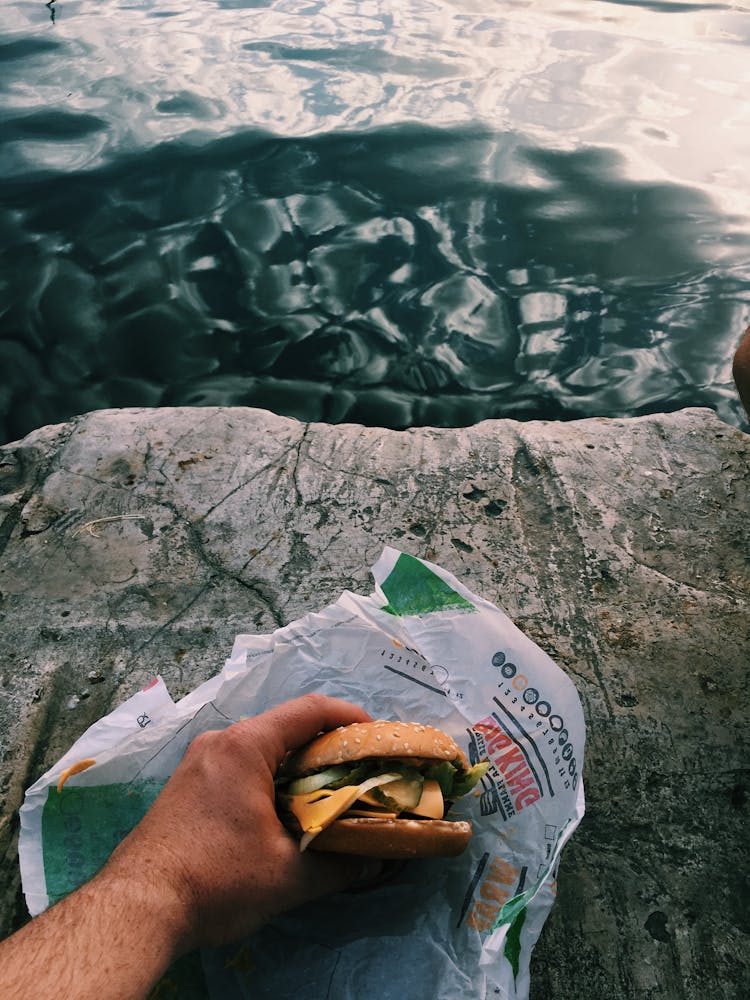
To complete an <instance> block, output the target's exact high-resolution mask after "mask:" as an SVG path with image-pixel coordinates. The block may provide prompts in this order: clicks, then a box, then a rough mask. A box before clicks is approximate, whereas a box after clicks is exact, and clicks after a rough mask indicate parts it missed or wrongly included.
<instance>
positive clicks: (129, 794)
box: [42, 779, 165, 903]
mask: <svg viewBox="0 0 750 1000" xmlns="http://www.w3.org/2000/svg"><path fill="white" fill-rule="evenodd" d="M164 784H165V782H164V781H156V780H153V779H152V780H147V781H137V782H131V783H130V784H127V785H95V786H93V787H90V788H84V787H75V786H69V785H66V786H65V787H64V788H63V789H62V791H60V792H58V791H57V789H56V788H55V787H54V786H52V787H51V788H50V789H49V791H48V793H47V801H46V802H45V803H44V810H43V812H42V854H43V858H44V877H45V880H46V882H47V895H48V896H49V900H50V903H56V902H57V901H58V900H59V899H62V898H63V896H67V894H68V893H69V892H72V891H73V889H76V888H77V887H78V886H79V885H82V884H83V883H84V882H86V881H87V880H88V879H89V878H91V876H92V875H94V874H96V872H98V871H99V869H100V868H101V867H102V865H103V864H104V862H105V861H106V860H107V858H108V857H109V856H110V854H111V853H112V851H113V850H114V849H115V847H116V846H117V845H118V844H119V843H120V841H121V840H122V839H123V838H124V837H125V836H126V835H127V834H128V833H130V831H131V830H132V829H133V827H134V826H135V825H136V823H137V822H138V821H139V820H140V819H141V818H142V817H143V816H144V814H145V813H146V811H147V810H148V808H149V806H150V805H151V803H152V802H153V801H154V799H155V798H156V796H157V795H158V794H159V792H160V791H161V790H162V788H163V787H164Z"/></svg>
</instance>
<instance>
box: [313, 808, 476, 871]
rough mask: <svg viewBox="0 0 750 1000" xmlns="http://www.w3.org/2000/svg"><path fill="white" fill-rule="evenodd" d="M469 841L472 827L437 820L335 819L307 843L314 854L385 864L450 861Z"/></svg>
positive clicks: (461, 821) (462, 822)
mask: <svg viewBox="0 0 750 1000" xmlns="http://www.w3.org/2000/svg"><path fill="white" fill-rule="evenodd" d="M470 840H471V823H468V822H466V821H463V820H460V821H456V822H451V821H450V820H439V819H371V818H369V817H362V816H357V817H354V816H352V817H347V818H345V819H337V820H336V821H335V822H334V823H332V824H331V825H330V826H329V827H326V829H325V830H323V832H322V833H320V834H318V836H317V837H315V839H314V840H313V841H311V843H310V849H311V850H314V851H331V852H332V853H334V854H356V855H359V856H360V857H370V858H381V859H382V860H384V861H397V860H407V859H409V858H436V857H439V858H453V857H456V855H458V854H461V853H462V852H463V851H464V850H465V849H466V846H467V845H468V843H469V841H470Z"/></svg>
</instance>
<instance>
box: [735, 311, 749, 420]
mask: <svg viewBox="0 0 750 1000" xmlns="http://www.w3.org/2000/svg"><path fill="white" fill-rule="evenodd" d="M732 375H733V376H734V383H735V385H736V386H737V392H738V393H739V394H740V399H741V400H742V405H743V406H744V407H745V410H746V412H747V415H748V416H749V417H750V326H749V327H748V328H747V330H745V334H744V336H743V338H742V340H741V341H740V346H739V347H738V348H737V351H736V353H735V355H734V364H733V366H732Z"/></svg>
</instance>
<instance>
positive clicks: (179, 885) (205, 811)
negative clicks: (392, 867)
mask: <svg viewBox="0 0 750 1000" xmlns="http://www.w3.org/2000/svg"><path fill="white" fill-rule="evenodd" d="M368 718H369V716H368V715H367V714H366V713H365V712H364V711H363V710H362V709H360V708H357V707H355V706H353V705H350V704H348V703H347V702H343V701H338V700H336V699H333V698H324V697H322V696H316V695H307V696H305V697H303V698H298V699H295V700H294V701H290V702H286V703H285V704H284V705H280V706H278V707H277V708H274V709H271V711H269V712H265V713H264V714H263V715H259V716H257V717H256V718H254V719H248V720H246V721H244V722H239V723H237V724H236V725H234V726H231V727H230V728H229V729H225V730H223V731H222V732H214V733H205V734H203V735H202V736H199V737H198V739H196V740H195V741H194V742H193V743H192V744H191V746H190V747H189V749H188V751H187V753H186V754H185V757H184V758H183V760H182V762H181V764H180V766H179V767H178V769H177V770H176V771H175V773H174V775H173V776H172V778H171V779H170V781H169V782H168V783H167V785H166V786H165V788H164V790H163V791H162V793H161V795H160V796H159V798H158V799H157V800H156V802H155V803H154V805H153V806H152V808H151V809H150V810H149V812H148V813H147V814H146V816H145V817H144V819H143V820H142V821H141V823H139V824H138V826H137V827H136V828H135V829H134V830H133V831H132V833H131V834H130V835H129V836H128V837H127V838H126V839H125V840H124V841H123V842H122V844H120V846H119V847H118V848H117V850H116V851H115V852H114V854H113V855H112V857H111V858H110V860H109V861H108V862H107V864H106V865H105V866H104V868H103V869H102V870H101V872H99V874H98V875H97V876H96V877H95V878H94V879H92V880H91V882H89V883H88V884H87V885H85V886H83V887H82V888H80V889H79V890H77V891H76V892H74V893H72V894H71V895H70V896H68V897H67V898H66V899H64V900H63V901H62V902H60V903H58V904H57V905H56V906H54V907H52V908H51V909H49V910H47V911H46V912H45V913H43V914H42V915H41V916H39V917H37V918H36V919H35V920H32V921H31V922H30V923H28V924H27V925H26V926H25V927H23V928H22V929H21V930H20V931H18V932H17V933H16V934H15V935H13V936H12V937H10V938H8V939H7V940H6V941H4V942H2V943H0V969H2V981H3V991H4V995H7V996H9V997H14V998H18V1000H25V998H27V997H28V998H31V997H33V998H35V1000H46V998H48V997H49V998H52V997H60V996H64V997H66V1000H88V998H96V1000H99V998H100V997H102V996H106V997H107V998H108V1000H126V998H128V1000H129V998H136V997H143V996H145V995H146V994H147V993H148V991H149V989H150V988H151V987H152V986H153V984H154V983H155V982H156V981H157V980H158V979H159V977H160V976H161V974H162V973H163V972H164V971H165V970H166V969H167V967H168V966H169V965H170V963H171V962H172V961H173V960H174V959H175V958H177V957H178V956H179V955H181V954H183V953H184V952H186V951H189V950H190V949H191V948H194V947H198V946H201V945H218V944H223V943H227V942H229V941H232V940H236V939H237V938H239V937H243V936H245V935H248V934H251V933H253V932H254V931H256V930H258V928H260V927H261V926H263V924H265V923H266V922H267V921H268V920H269V919H270V918H271V917H272V916H274V915H275V914H277V913H281V912H283V911H284V910H288V909H291V908H293V907H295V906H298V905H300V904H301V903H304V902H307V901H308V900H311V899H314V898H316V897H318V896H322V895H324V894H326V893H329V892H334V891H336V890H340V889H343V888H346V887H347V886H348V885H351V884H352V883H353V882H354V881H356V880H357V879H358V878H360V877H362V876H363V875H366V874H367V872H366V868H364V864H365V862H363V859H357V858H345V857H342V856H336V857H334V856H326V855H324V854H317V855H316V854H313V853H312V852H309V851H307V852H305V853H304V854H301V853H300V851H299V847H298V845H297V843H296V842H295V841H294V839H293V838H292V837H291V836H290V835H289V834H288V833H287V832H286V830H284V828H283V827H282V826H281V824H280V822H279V820H278V818H277V816H276V812H275V809H274V804H273V776H274V773H275V772H276V769H277V768H278V765H279V763H280V762H281V760H282V758H283V757H284V755H285V754H286V752H287V751H288V750H292V749H295V748H296V747H298V746H300V745H301V744H303V743H305V742H307V740H309V739H311V738H312V737H313V736H314V735H315V734H316V733H318V732H320V731H321V730H326V729H332V728H334V727H335V726H337V725H342V724H345V723H349V722H360V721H364V720H366V719H368Z"/></svg>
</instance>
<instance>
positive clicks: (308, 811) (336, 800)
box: [285, 785, 359, 833]
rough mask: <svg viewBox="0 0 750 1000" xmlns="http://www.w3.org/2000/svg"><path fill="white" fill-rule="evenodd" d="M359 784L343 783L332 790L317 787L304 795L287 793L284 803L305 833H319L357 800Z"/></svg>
mask: <svg viewBox="0 0 750 1000" xmlns="http://www.w3.org/2000/svg"><path fill="white" fill-rule="evenodd" d="M358 795H359V785H345V786H344V787H343V788H338V789H336V791H332V790H331V789H330V788H319V789H318V791H317V792H308V793H307V794H306V795H287V796H285V804H286V805H287V806H288V808H289V809H290V811H291V812H293V813H294V815H295V816H296V817H297V819H298V820H299V825H300V826H301V827H302V829H303V831H304V832H305V833H312V832H313V831H315V832H317V833H320V831H321V830H324V829H325V828H326V827H327V826H330V824H331V823H333V821H334V820H335V819H336V818H337V817H338V816H340V815H341V813H342V812H346V810H347V809H348V808H349V806H350V805H352V804H353V803H354V802H356V801H357V797H358Z"/></svg>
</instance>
